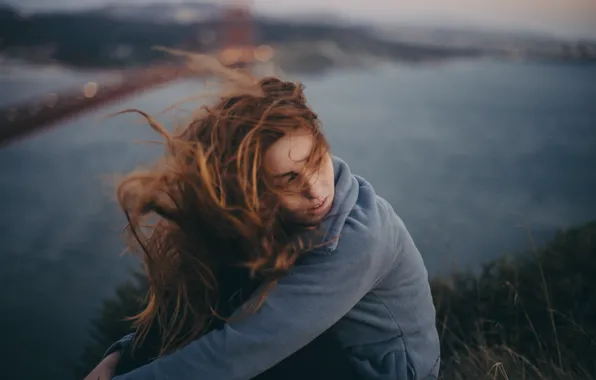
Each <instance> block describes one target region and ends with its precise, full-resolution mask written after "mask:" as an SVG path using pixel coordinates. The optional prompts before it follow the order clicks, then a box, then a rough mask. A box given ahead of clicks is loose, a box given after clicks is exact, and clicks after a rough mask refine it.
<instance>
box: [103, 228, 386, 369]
mask: <svg viewBox="0 0 596 380" xmlns="http://www.w3.org/2000/svg"><path fill="white" fill-rule="evenodd" d="M349 240H350V241H349V243H348V244H344V245H343V246H344V247H345V248H343V249H342V248H341V245H340V247H339V248H338V249H337V250H335V251H333V252H331V253H327V254H324V253H316V252H315V253H311V254H309V255H308V256H307V257H305V259H306V260H305V262H304V263H301V264H300V265H297V266H296V267H294V268H293V269H292V271H291V272H290V273H289V274H287V275H286V276H284V277H283V278H281V279H280V280H279V282H278V284H277V285H276V286H275V287H274V288H273V289H272V290H271V291H270V293H269V295H268V297H267V298H266V300H265V302H264V303H263V305H262V306H261V308H260V309H259V310H258V311H257V312H256V313H254V314H250V315H247V316H243V317H241V318H239V319H238V320H237V321H236V322H231V323H230V324H226V325H225V326H224V327H223V328H222V329H220V330H214V331H211V332H210V333H208V334H206V335H204V336H203V337H201V338H199V339H197V340H195V341H194V342H191V343H190V344H188V345H187V346H186V347H183V348H181V349H180V350H178V351H176V352H174V353H172V354H170V355H166V356H164V357H162V358H159V359H156V360H155V361H153V362H151V363H149V364H147V365H145V366H142V367H140V368H137V369H136V370H133V371H132V372H129V373H127V374H124V375H121V376H117V377H115V378H114V380H166V379H176V380H187V379H188V380H200V379H205V380H219V379H225V380H244V379H250V378H252V377H254V376H256V375H258V374H260V373H262V372H264V371H266V370H267V369H269V368H271V367H273V366H274V365H275V364H277V363H278V362H280V361H282V360H283V359H285V358H286V357H288V356H290V355H291V354H292V353H294V352H296V351H298V350H299V349H300V348H302V347H303V346H305V345H306V344H307V343H309V342H310V341H312V340H313V339H315V338H316V337H317V336H318V335H320V334H322V333H323V332H324V331H325V330H327V329H328V328H329V327H331V326H332V325H333V324H335V323H336V322H337V321H338V320H339V319H340V318H342V317H343V316H344V315H345V314H346V313H347V312H348V311H350V309H352V308H353V307H354V305H356V303H357V302H358V301H360V299H361V298H362V297H363V296H364V295H365V294H366V293H367V292H369V291H370V290H371V289H372V288H373V287H374V285H375V284H376V283H377V281H378V280H379V279H380V277H381V273H385V272H386V270H387V268H386V266H387V265H388V264H387V263H388V262H391V261H388V258H387V256H388V255H387V252H386V251H389V250H388V249H387V248H384V249H378V247H379V245H380V244H379V240H378V237H377V238H376V239H375V238H373V237H370V238H360V239H358V240H356V239H349Z"/></svg>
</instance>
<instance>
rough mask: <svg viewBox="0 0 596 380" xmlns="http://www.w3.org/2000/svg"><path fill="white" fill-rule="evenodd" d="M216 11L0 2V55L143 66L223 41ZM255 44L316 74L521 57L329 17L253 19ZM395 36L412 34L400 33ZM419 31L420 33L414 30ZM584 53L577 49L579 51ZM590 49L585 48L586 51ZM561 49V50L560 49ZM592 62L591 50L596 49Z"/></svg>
mask: <svg viewBox="0 0 596 380" xmlns="http://www.w3.org/2000/svg"><path fill="white" fill-rule="evenodd" d="M220 14H221V9H220V8H219V7H218V6H216V5H213V4H212V3H209V2H201V3H189V4H183V5H176V6H173V5H160V4H155V5H151V6H144V7H140V6H123V5H110V6H106V7H103V8H100V9H96V10H91V11H85V12H70V13H66V12H62V13H57V12H52V13H38V14H32V15H28V16H22V15H20V14H19V12H17V11H15V10H14V9H11V8H8V7H6V6H5V7H0V55H1V56H4V57H14V58H19V59H25V60H30V61H35V62H57V63H61V64H65V65H72V66H82V67H125V66H134V65H146V64H149V63H152V62H154V61H155V60H159V59H163V55H162V54H161V53H156V52H154V51H152V50H151V47H152V46H155V45H165V46H169V47H178V48H183V49H189V50H194V51H213V50H216V49H218V48H219V47H220V46H221V45H222V42H221V37H222V36H221V34H220V32H221V30H222V25H221V21H220V17H219V15H220ZM253 24H254V40H255V43H256V44H269V45H273V46H274V47H275V48H276V60H277V61H278V63H281V64H282V68H285V69H286V70H287V69H289V70H311V71H312V70H314V71H320V70H324V69H327V68H330V67H337V66H341V65H344V66H345V65H348V66H350V65H351V66H354V65H366V64H370V63H371V62H376V61H379V60H391V61H404V62H421V61H437V60H444V59H450V58H459V57H477V56H482V55H487V54H490V55H493V56H494V55H496V56H501V57H507V56H515V57H516V58H517V57H519V55H520V51H519V49H517V50H514V51H513V53H512V52H511V51H509V50H507V49H487V48H485V47H483V46H481V45H480V46H478V45H479V44H475V45H470V44H468V45H457V44H451V45H449V44H441V43H433V42H432V41H430V42H429V41H428V40H425V39H416V38H409V39H408V38H406V39H404V38H394V36H393V35H388V34H387V33H386V34H384V35H382V34H380V33H378V31H373V29H372V28H368V27H363V26H355V25H348V26H342V25H340V24H334V23H330V22H323V21H321V20H319V21H304V20H303V21H300V22H298V21H295V22H292V21H288V20H275V19H269V18H262V17H256V18H255V20H254V23H253ZM396 33H397V37H404V36H405V37H408V36H409V37H411V34H410V35H408V33H405V32H403V31H401V32H400V31H398V32H396ZM418 36H420V33H419V34H418ZM582 51H583V50H581V51H580V52H582ZM586 51H587V53H590V51H589V50H586ZM563 53H565V51H563ZM573 53H574V54H575V55H574V54H571V55H570V54H562V55H561V54H559V53H557V54H555V55H546V56H545V55H542V56H540V55H537V57H539V58H547V59H570V58H572V59H580V60H585V59H586V57H588V58H589V57H590V56H589V54H587V53H586V54H587V55H586V54H583V55H582V54H580V55H577V54H576V53H577V52H576V51H573ZM593 58H594V60H596V49H594V57H593Z"/></svg>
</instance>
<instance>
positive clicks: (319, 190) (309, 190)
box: [303, 174, 324, 200]
mask: <svg viewBox="0 0 596 380" xmlns="http://www.w3.org/2000/svg"><path fill="white" fill-rule="evenodd" d="M303 195H304V197H305V198H307V199H308V200H322V199H323V197H324V195H323V184H322V183H321V181H319V175H317V174H314V175H311V176H309V177H308V181H307V182H306V183H305V188H304V190H303Z"/></svg>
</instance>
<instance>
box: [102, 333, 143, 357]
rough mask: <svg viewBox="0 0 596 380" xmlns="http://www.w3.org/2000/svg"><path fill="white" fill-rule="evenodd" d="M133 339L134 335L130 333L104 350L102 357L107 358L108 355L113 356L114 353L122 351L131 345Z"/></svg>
mask: <svg viewBox="0 0 596 380" xmlns="http://www.w3.org/2000/svg"><path fill="white" fill-rule="evenodd" d="M134 338H135V334H134V333H130V334H128V335H124V336H123V337H122V338H120V339H119V340H117V341H115V342H114V343H112V345H111V346H110V347H108V349H107V350H106V352H105V353H104V354H103V357H104V358H105V357H107V356H108V355H110V354H113V353H114V352H116V351H122V350H124V349H125V348H126V347H128V346H129V345H130V344H131V343H132V340H133V339H134Z"/></svg>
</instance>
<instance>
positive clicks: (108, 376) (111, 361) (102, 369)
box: [84, 352, 120, 380]
mask: <svg viewBox="0 0 596 380" xmlns="http://www.w3.org/2000/svg"><path fill="white" fill-rule="evenodd" d="M118 360H120V352H113V353H111V354H110V355H108V356H107V357H106V358H105V359H103V360H102V361H101V362H99V364H98V365H97V367H95V368H94V369H93V371H91V372H90V373H89V374H88V375H87V377H85V379H84V380H112V377H114V374H115V373H116V365H117V364H118Z"/></svg>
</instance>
